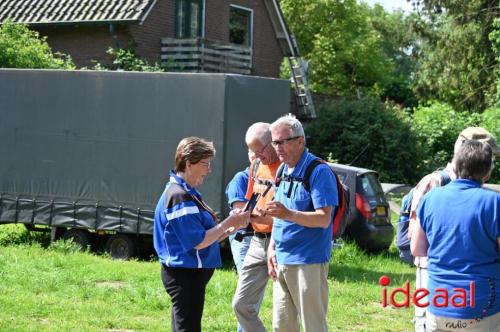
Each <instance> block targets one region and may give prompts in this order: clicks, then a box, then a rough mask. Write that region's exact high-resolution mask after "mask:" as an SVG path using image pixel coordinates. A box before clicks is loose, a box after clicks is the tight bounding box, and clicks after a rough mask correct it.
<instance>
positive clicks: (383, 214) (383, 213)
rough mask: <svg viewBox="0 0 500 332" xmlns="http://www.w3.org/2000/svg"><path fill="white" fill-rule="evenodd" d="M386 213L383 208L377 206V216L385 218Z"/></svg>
mask: <svg viewBox="0 0 500 332" xmlns="http://www.w3.org/2000/svg"><path fill="white" fill-rule="evenodd" d="M385 215H387V213H386V212H385V207H384V206H377V216H385Z"/></svg>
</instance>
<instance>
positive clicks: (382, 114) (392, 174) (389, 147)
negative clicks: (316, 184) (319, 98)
mask: <svg viewBox="0 0 500 332" xmlns="http://www.w3.org/2000/svg"><path fill="white" fill-rule="evenodd" d="M306 132H307V134H308V140H309V141H308V146H309V147H310V149H311V152H313V153H314V154H316V155H318V156H320V157H322V158H327V156H328V155H329V154H330V153H331V154H332V156H333V158H334V159H336V160H338V162H340V163H343V164H346V163H351V162H352V164H353V165H354V166H359V167H365V168H369V169H374V170H376V171H378V172H379V174H380V177H381V180H382V181H383V182H399V183H413V182H415V181H416V180H418V177H419V175H420V174H421V173H420V172H419V167H418V165H420V156H421V153H420V147H419V144H418V142H417V137H416V136H415V134H414V133H413V131H412V129H411V123H410V121H409V117H408V116H407V115H406V113H405V112H404V111H402V110H400V109H398V108H396V107H393V106H391V105H389V104H383V103H382V102H380V101H379V100H377V99H375V98H363V99H360V100H347V99H340V100H337V101H332V102H330V103H328V104H324V105H321V106H320V107H319V108H318V118H317V119H316V120H314V121H313V122H311V123H310V124H309V125H308V126H307V127H306Z"/></svg>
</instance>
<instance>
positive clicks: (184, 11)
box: [175, 0, 203, 38]
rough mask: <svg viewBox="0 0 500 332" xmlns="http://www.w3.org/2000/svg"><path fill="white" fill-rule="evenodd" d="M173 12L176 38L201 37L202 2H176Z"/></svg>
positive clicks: (201, 0) (193, 0)
mask: <svg viewBox="0 0 500 332" xmlns="http://www.w3.org/2000/svg"><path fill="white" fill-rule="evenodd" d="M175 12H176V15H175V36H176V38H196V37H201V36H202V31H203V29H202V28H203V0H177V2H176V9H175Z"/></svg>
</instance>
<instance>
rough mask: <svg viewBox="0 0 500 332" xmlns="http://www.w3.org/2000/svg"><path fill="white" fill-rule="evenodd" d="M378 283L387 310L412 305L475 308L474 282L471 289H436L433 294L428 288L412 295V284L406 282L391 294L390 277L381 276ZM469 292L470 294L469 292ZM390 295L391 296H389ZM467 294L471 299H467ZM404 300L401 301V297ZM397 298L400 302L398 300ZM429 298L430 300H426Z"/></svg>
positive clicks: (419, 289) (416, 291)
mask: <svg viewBox="0 0 500 332" xmlns="http://www.w3.org/2000/svg"><path fill="white" fill-rule="evenodd" d="M378 283H379V284H380V285H381V286H382V306H383V307H384V308H385V307H387V306H388V305H391V306H392V307H394V308H404V307H406V308H407V307H409V306H410V303H412V304H413V305H414V306H417V307H420V308H425V307H428V306H429V305H430V303H431V302H432V304H433V305H434V306H435V307H438V308H439V307H441V308H445V307H450V306H451V307H454V308H465V307H466V306H467V303H469V306H470V307H471V308H474V306H475V301H474V298H475V288H474V287H475V286H474V281H471V282H470V283H469V289H468V290H467V289H465V288H453V290H452V291H451V292H448V290H447V289H446V288H440V287H438V288H436V289H434V292H433V293H432V294H431V292H430V291H429V290H428V289H427V288H417V289H415V291H414V292H413V293H412V292H410V282H409V281H406V282H405V283H404V285H403V287H396V288H393V289H392V290H391V291H390V292H388V290H387V286H389V285H390V284H391V278H389V277H388V276H385V275H383V276H381V277H380V279H379V281H378ZM467 291H468V292H467ZM388 293H389V294H388ZM467 293H468V294H469V298H468V299H467ZM398 295H402V297H403V299H402V301H401V296H398ZM396 296H397V297H398V299H399V300H400V302H398V300H397V299H396ZM426 297H428V298H426Z"/></svg>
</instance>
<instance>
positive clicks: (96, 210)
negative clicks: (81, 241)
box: [94, 201, 99, 231]
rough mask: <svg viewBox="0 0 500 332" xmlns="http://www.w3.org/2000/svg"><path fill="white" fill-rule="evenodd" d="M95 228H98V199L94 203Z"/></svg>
mask: <svg viewBox="0 0 500 332" xmlns="http://www.w3.org/2000/svg"><path fill="white" fill-rule="evenodd" d="M94 206H95V227H94V228H95V230H96V231H97V229H98V228H99V201H97V202H96V203H95V205H94Z"/></svg>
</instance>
